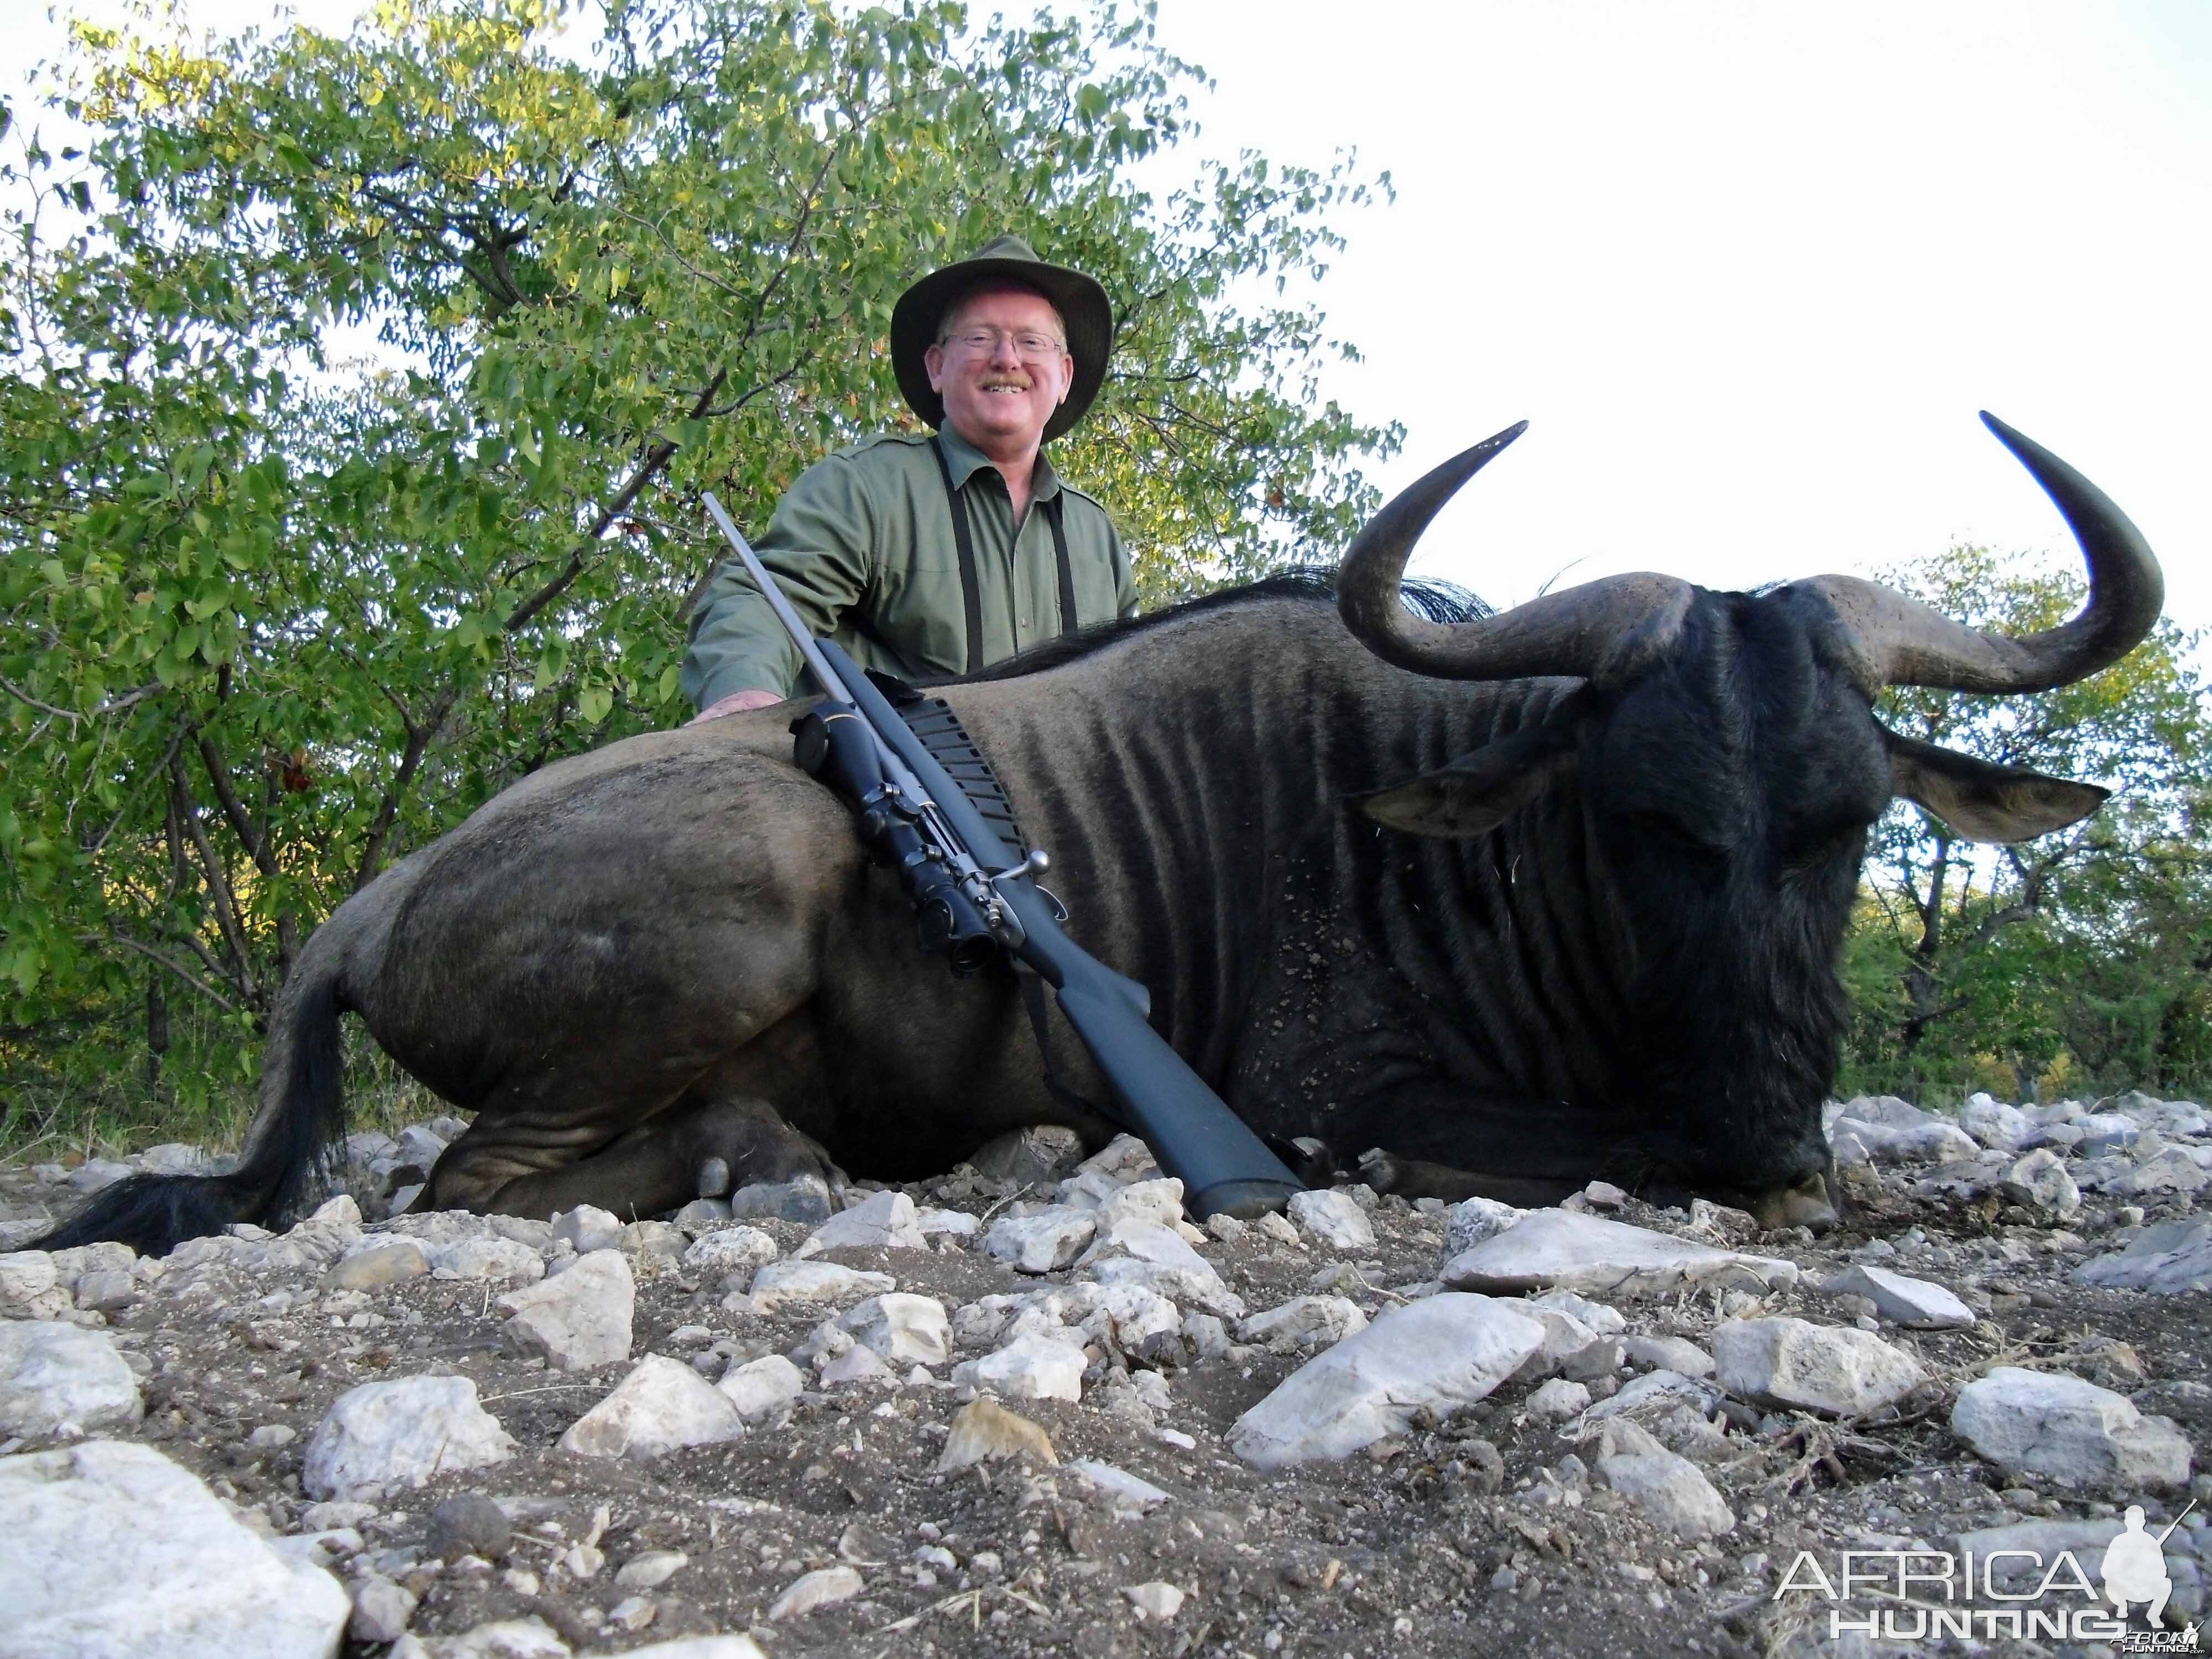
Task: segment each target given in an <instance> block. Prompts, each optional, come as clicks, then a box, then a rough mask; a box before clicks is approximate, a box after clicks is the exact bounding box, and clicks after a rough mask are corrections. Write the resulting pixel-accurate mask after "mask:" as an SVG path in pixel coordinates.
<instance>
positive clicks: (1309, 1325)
mask: <svg viewBox="0 0 2212 1659" xmlns="http://www.w3.org/2000/svg"><path fill="white" fill-rule="evenodd" d="M1366 1328H1367V1316H1366V1315H1365V1314H1364V1313H1363V1312H1361V1311H1360V1309H1359V1304H1358V1303H1356V1302H1353V1301H1352V1300H1350V1299H1349V1298H1347V1297H1341V1296H1294V1297H1291V1299H1290V1300H1289V1301H1288V1302H1285V1303H1284V1304H1282V1305H1281V1306H1279V1307H1274V1308H1269V1309H1267V1310H1265V1311H1264V1312H1261V1313H1255V1314H1254V1315H1253V1316H1251V1317H1250V1318H1249V1319H1247V1320H1245V1321H1244V1322H1243V1323H1242V1324H1241V1325H1239V1326H1237V1340H1238V1341H1239V1342H1255V1343H1258V1344H1259V1345H1261V1346H1262V1347H1269V1348H1274V1349H1276V1350H1277V1351H1278V1352H1284V1353H1287V1352H1290V1351H1291V1350H1292V1349H1294V1348H1326V1347H1331V1346H1334V1345H1335V1344H1337V1343H1339V1342H1341V1341H1343V1340H1344V1339H1345V1338H1346V1337H1347V1336H1353V1335H1357V1334H1358V1333H1359V1332H1361V1331H1364V1330H1365V1329H1366Z"/></svg>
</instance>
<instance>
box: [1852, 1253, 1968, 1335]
mask: <svg viewBox="0 0 2212 1659" xmlns="http://www.w3.org/2000/svg"><path fill="white" fill-rule="evenodd" d="M1820 1289H1821V1290H1822V1291H1824V1292H1825V1293H1826V1294H1827V1295H1829V1296H1863V1297H1866V1298H1867V1299H1868V1300H1869V1301H1870V1302H1872V1303H1873V1304H1874V1305H1875V1311H1876V1312H1878V1313H1879V1314H1881V1316H1882V1317H1883V1318H1884V1319H1887V1320H1889V1321H1891V1322H1893V1323H1895V1324H1899V1325H1910V1326H1911V1327H1912V1328H1914V1329H1916V1330H1929V1331H1942V1330H1963V1329H1965V1328H1966V1327H1967V1326H1969V1325H1972V1323H1973V1322H1974V1310H1972V1308H1969V1307H1968V1306H1967V1305H1966V1304H1965V1303H1963V1302H1961V1301H1960V1300H1959V1298H1958V1297H1956V1296H1954V1295H1953V1294H1952V1293H1951V1292H1950V1291H1948V1290H1946V1289H1944V1288H1943V1286H1942V1285H1931V1284H1929V1282H1928V1281H1927V1280H1926V1279H1907V1278H1906V1277H1905V1275H1904V1274H1903V1273H1891V1272H1890V1271H1889V1270H1888V1269H1887V1268H1886V1267H1868V1266H1865V1265H1863V1264H1862V1265H1860V1266H1858V1267H1850V1268H1847V1269H1845V1270H1844V1272H1842V1273H1838V1274H1837V1275H1836V1276H1835V1277H1834V1278H1832V1279H1829V1280H1827V1281H1826V1283H1825V1284H1823V1285H1821V1286H1820Z"/></svg>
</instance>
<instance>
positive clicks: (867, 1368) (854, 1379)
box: [818, 1342, 927, 1387]
mask: <svg viewBox="0 0 2212 1659" xmlns="http://www.w3.org/2000/svg"><path fill="white" fill-rule="evenodd" d="M891 1374H892V1373H891V1368H890V1366H888V1365H886V1364H884V1362H883V1361H882V1360H880V1359H878V1358H877V1357H876V1356H875V1354H874V1353H873V1352H871V1351H870V1350H868V1349H866V1348H864V1347H862V1346H860V1344H859V1343H857V1342H856V1343H854V1345H853V1346H851V1347H849V1348H848V1349H846V1350H845V1352H842V1353H841V1354H839V1355H838V1356H837V1357H836V1358H834V1359H828V1360H826V1361H825V1362H824V1363H823V1366H822V1370H821V1371H820V1372H819V1373H818V1375H819V1376H821V1379H822V1382H823V1385H824V1386H825V1387H831V1386H835V1385H836V1384H838V1383H879V1382H882V1381H884V1379H885V1378H887V1377H889V1376H891ZM923 1375H924V1376H927V1372H924V1373H923Z"/></svg>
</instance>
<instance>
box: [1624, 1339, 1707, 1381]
mask: <svg viewBox="0 0 2212 1659" xmlns="http://www.w3.org/2000/svg"><path fill="white" fill-rule="evenodd" d="M1620 1355H1621V1358H1624V1359H1626V1361H1627V1362H1628V1363H1629V1364H1632V1365H1634V1366H1636V1367H1637V1368H1638V1370H1647V1371H1673V1372H1674V1373H1676V1374H1677V1375H1679V1376H1711V1375H1712V1374H1713V1357H1712V1355H1711V1354H1709V1353H1707V1352H1705V1350H1704V1349H1703V1348H1701V1347H1699V1346H1698V1345H1697V1344H1696V1343H1694V1342H1692V1341H1691V1340H1689V1339H1688V1338H1687V1337H1684V1336H1632V1337H1628V1338H1626V1340H1623V1341H1622V1343H1621V1345H1620Z"/></svg>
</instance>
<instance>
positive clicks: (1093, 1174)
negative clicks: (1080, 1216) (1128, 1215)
mask: <svg viewBox="0 0 2212 1659" xmlns="http://www.w3.org/2000/svg"><path fill="white" fill-rule="evenodd" d="M1128 1184H1129V1183H1128V1182H1125V1181H1123V1180H1122V1179H1121V1176H1117V1175H1113V1174H1110V1173H1109V1172H1108V1171H1106V1170H1081V1171H1079V1173H1077V1174H1075V1175H1072V1176H1068V1177H1067V1179H1066V1180H1065V1181H1063V1182H1060V1185H1059V1186H1058V1187H1056V1188H1054V1189H1053V1202H1054V1204H1055V1205H1057V1206H1060V1207H1061V1208H1064V1209H1070V1210H1096V1209H1100V1208H1103V1206H1105V1205H1106V1204H1107V1203H1108V1202H1109V1200H1111V1199H1112V1198H1113V1196H1114V1194H1116V1193H1118V1192H1120V1191H1121V1188H1124V1187H1126V1186H1127V1185H1128Z"/></svg>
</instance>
